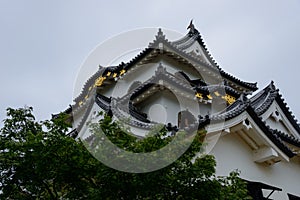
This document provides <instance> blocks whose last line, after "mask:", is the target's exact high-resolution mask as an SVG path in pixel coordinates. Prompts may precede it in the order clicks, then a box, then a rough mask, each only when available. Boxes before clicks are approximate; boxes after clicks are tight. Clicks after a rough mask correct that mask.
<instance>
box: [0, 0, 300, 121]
mask: <svg viewBox="0 0 300 200" xmlns="http://www.w3.org/2000/svg"><path fill="white" fill-rule="evenodd" d="M192 18H193V19H194V24H195V26H196V28H197V29H198V30H199V31H200V33H201V35H202V37H203V39H204V41H205V43H206V45H207V47H208V49H209V51H210V53H211V54H212V56H213V57H214V59H215V60H216V61H217V63H218V64H219V65H220V66H221V67H222V68H223V69H224V70H225V71H226V72H228V73H231V74H233V75H234V76H236V77H238V78H240V79H242V80H245V81H249V82H258V86H259V87H260V88H263V87H265V86H266V85H267V84H269V83H270V81H271V80H274V81H275V84H276V86H277V87H278V88H279V89H280V91H281V93H282V94H283V96H284V98H285V99H286V101H287V103H288V104H289V106H290V107H291V109H292V111H293V112H294V114H295V115H296V116H297V118H298V119H299V117H300V104H299V99H300V95H299V85H300V82H299V71H300V70H299V68H300V63H299V61H298V58H299V57H300V53H299V48H300V38H299V36H300V1H299V0H281V1H279V0H252V1H241V0H226V1H225V0H224V1H222V0H220V1H215V0H209V1H199V0H197V1H188V0H185V1H174V0H164V1H162V0H156V1H113V0H112V1H96V0H95V1H83V0H82V1H75V0H69V1H62V0H51V1H50V0H49V1H41V0H35V1H34V0H26V1H21V0H20V1H15V0H1V1H0V69H1V73H0V81H1V84H0V92H1V96H0V97H1V100H0V103H1V104H0V120H3V119H4V117H5V109H6V108H7V107H14V108H18V107H23V106H25V105H28V106H33V107H34V113H35V115H36V116H37V117H38V119H39V120H43V119H49V118H50V116H51V114H52V113H57V112H59V111H62V110H64V109H66V108H67V107H68V105H69V104H72V99H73V85H74V82H75V79H76V76H77V73H78V71H79V69H80V66H81V64H82V63H83V62H84V60H85V58H86V57H87V56H88V55H89V53H90V52H91V51H92V50H93V49H94V48H95V47H96V46H97V45H98V44H100V43H101V42H103V41H105V40H107V39H108V38H110V37H112V36H114V35H116V34H119V33H121V32H124V31H129V30H132V29H136V28H143V27H162V28H167V29H172V30H175V31H178V32H181V33H183V34H186V32H187V30H186V27H187V25H188V24H189V21H190V19H192ZM149 42H150V41H149ZM99 64H101V63H99Z"/></svg>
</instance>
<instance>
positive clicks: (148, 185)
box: [0, 108, 248, 200]
mask: <svg viewBox="0 0 300 200" xmlns="http://www.w3.org/2000/svg"><path fill="white" fill-rule="evenodd" d="M7 116H8V117H7V119H6V120H5V121H4V127H3V128H2V129H1V132H0V199H207V200H209V199H234V200H235V199H248V198H247V190H246V186H245V183H244V182H243V181H242V180H241V179H240V178H239V177H238V175H239V174H238V172H233V173H231V174H230V176H229V177H223V178H217V177H215V166H216V162H215V160H214V158H213V156H211V155H205V156H202V157H200V158H197V159H196V160H195V161H194V162H192V161H191V160H192V158H194V157H195V155H196V153H197V152H199V151H200V150H201V145H202V144H201V141H203V135H204V134H205V132H204V131H199V132H198V133H197V135H196V137H195V140H194V141H193V143H192V145H191V146H190V147H189V149H188V150H187V151H186V153H185V154H183V155H182V156H181V157H180V158H179V159H178V160H176V161H175V162H174V163H172V164H171V165H169V166H167V167H165V168H163V169H160V170H157V171H154V172H150V173H140V174H134V173H125V172H121V171H117V170H114V169H111V168H109V167H107V166H105V165H103V164H102V163H101V162H99V161H98V160H96V159H95V158H94V157H93V156H91V155H90V153H89V152H88V151H87V150H86V148H85V146H84V145H83V144H82V142H80V141H76V140H74V139H73V138H71V137H69V136H68V135H67V133H68V131H69V129H68V127H69V126H68V124H66V123H65V122H66V116H65V115H63V114H62V115H60V116H59V117H57V118H55V119H53V120H47V121H43V122H36V121H35V118H34V116H33V114H32V108H22V109H11V108H9V109H7ZM122 126H123V125H122V124H118V123H117V122H113V121H112V120H111V119H110V118H109V117H107V116H106V117H105V118H104V119H103V120H101V121H100V124H93V125H92V128H93V130H94V131H95V133H97V129H99V128H101V129H102V130H105V134H106V135H107V137H108V138H109V139H110V140H111V141H112V142H113V143H114V144H116V145H118V146H119V147H120V148H123V149H126V150H128V151H132V152H151V151H153V150H156V149H160V148H162V147H164V146H165V145H166V144H168V143H169V142H170V141H172V139H173V138H172V137H166V130H165V129H163V130H162V131H160V132H159V133H151V134H150V136H149V137H147V138H145V139H136V138H135V137H134V136H132V135H131V134H130V133H129V132H128V131H126V129H125V128H124V127H122ZM182 134H183V133H182ZM96 144H98V145H99V144H101V140H100V141H96Z"/></svg>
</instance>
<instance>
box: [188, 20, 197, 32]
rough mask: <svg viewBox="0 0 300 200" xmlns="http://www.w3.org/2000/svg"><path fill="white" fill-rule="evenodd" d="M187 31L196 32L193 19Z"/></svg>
mask: <svg viewBox="0 0 300 200" xmlns="http://www.w3.org/2000/svg"><path fill="white" fill-rule="evenodd" d="M186 29H190V32H194V30H195V26H194V24H193V19H192V20H191V22H190V25H189V26H188V27H187V28H186Z"/></svg>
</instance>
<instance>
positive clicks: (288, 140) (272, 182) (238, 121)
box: [66, 22, 300, 200]
mask: <svg viewBox="0 0 300 200" xmlns="http://www.w3.org/2000/svg"><path fill="white" fill-rule="evenodd" d="M153 38H154V40H153V41H149V45H148V47H146V48H145V49H144V50H143V51H141V52H140V53H139V54H138V55H137V56H136V57H134V58H133V59H131V60H130V61H129V62H126V63H124V62H122V63H120V64H119V65H117V66H110V67H101V66H100V67H99V70H98V71H97V72H95V74H94V75H92V76H91V77H90V78H89V79H88V80H87V81H86V83H85V85H84V87H83V89H82V92H81V93H80V95H79V96H77V97H76V98H75V99H74V105H72V107H70V109H68V110H67V111H66V112H69V113H70V114H71V115H72V124H73V129H74V130H73V131H72V135H73V136H74V137H80V138H83V139H84V140H87V141H90V140H92V135H91V134H89V133H88V132H87V131H86V130H87V129H88V126H87V122H88V121H90V120H92V119H93V118H95V117H96V115H97V113H99V111H104V112H106V113H108V114H109V115H110V116H112V117H113V119H115V120H122V119H129V120H125V121H126V123H127V124H128V125H129V126H130V127H131V130H132V132H133V133H134V134H136V135H137V137H143V136H145V134H146V133H147V131H149V130H151V129H152V128H153V127H154V126H155V125H157V124H159V123H163V124H164V125H165V126H166V128H167V130H168V131H169V132H170V134H171V135H172V134H176V132H177V131H178V130H181V129H184V130H195V129H197V128H199V127H201V128H203V127H204V128H205V129H206V130H207V135H208V136H209V135H214V133H220V136H219V139H218V140H217V141H216V144H214V145H213V148H212V149H211V151H210V152H209V153H210V154H212V155H214V156H215V158H216V161H217V175H228V174H229V172H231V171H233V170H235V169H238V170H240V171H241V178H243V179H244V180H246V181H247V182H248V190H249V194H251V196H252V197H253V198H254V199H279V200H284V199H300V190H299V188H300V173H299V172H300V157H299V156H300V127H299V124H298V123H297V120H296V119H295V117H294V116H293V114H292V113H291V111H290V109H289V108H288V106H287V104H286V103H285V100H284V98H283V97H282V95H281V94H280V91H279V89H278V88H276V86H275V83H274V82H273V81H272V82H270V83H269V85H267V86H265V88H260V89H259V88H257V84H256V83H249V82H246V81H243V80H240V79H239V78H238V77H235V76H233V75H230V74H228V73H226V72H225V71H224V70H223V69H222V68H221V67H220V66H219V65H218V64H217V63H216V62H215V61H214V59H213V58H212V56H211V55H210V53H209V51H208V49H207V47H206V45H205V43H204V41H203V39H202V36H201V35H200V32H199V31H198V30H197V29H196V28H195V27H194V25H193V24H192V22H191V24H190V25H189V27H188V33H187V34H186V35H184V36H183V37H182V38H180V39H178V40H175V41H169V40H168V39H167V38H166V35H165V34H164V33H163V31H162V30H161V29H158V32H157V34H156V35H155V36H153ZM153 105H156V106H157V105H159V106H160V107H157V108H161V109H162V110H163V112H161V113H160V112H158V113H157V115H156V114H155V112H153V111H155V110H160V109H153ZM151 109H152V110H151ZM161 120H163V121H161ZM208 141H209V137H208Z"/></svg>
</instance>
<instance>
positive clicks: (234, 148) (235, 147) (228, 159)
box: [210, 133, 300, 200]
mask: <svg viewBox="0 0 300 200" xmlns="http://www.w3.org/2000/svg"><path fill="white" fill-rule="evenodd" d="M210 154H212V155H214V156H215V158H216V161H217V168H216V169H217V175H220V176H224V175H228V174H229V173H230V172H231V171H233V170H235V169H238V170H240V171H241V177H242V178H244V179H247V180H250V181H258V182H263V183H266V184H268V185H272V186H275V187H278V188H282V190H283V191H282V192H274V193H273V194H272V195H271V198H272V199H276V200H285V199H288V197H287V193H291V194H294V195H297V196H300V184H299V183H300V173H299V172H300V161H299V160H300V159H299V158H295V159H292V160H291V161H290V162H285V161H281V162H279V163H276V164H274V165H271V166H268V165H265V164H257V163H255V162H253V161H252V151H251V149H250V148H249V147H248V146H247V145H246V144H245V143H244V142H243V141H242V140H241V139H240V138H239V137H238V136H237V135H235V134H232V133H229V134H227V135H225V136H222V137H221V138H220V139H219V141H218V142H217V144H216V146H215V147H214V148H213V150H212V151H211V153H210ZM268 192H271V191H268Z"/></svg>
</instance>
